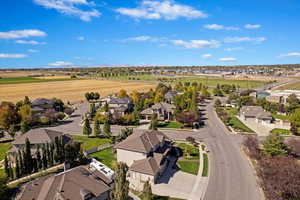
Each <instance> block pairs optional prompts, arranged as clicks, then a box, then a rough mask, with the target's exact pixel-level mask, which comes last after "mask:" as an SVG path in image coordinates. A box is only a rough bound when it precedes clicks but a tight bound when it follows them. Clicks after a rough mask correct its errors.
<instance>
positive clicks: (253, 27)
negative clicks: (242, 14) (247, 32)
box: [245, 24, 261, 29]
mask: <svg viewBox="0 0 300 200" xmlns="http://www.w3.org/2000/svg"><path fill="white" fill-rule="evenodd" d="M260 27H261V25H260V24H246V25H245V28H247V29H258V28H260Z"/></svg>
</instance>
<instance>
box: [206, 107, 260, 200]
mask: <svg viewBox="0 0 300 200" xmlns="http://www.w3.org/2000/svg"><path fill="white" fill-rule="evenodd" d="M206 110H207V113H206V117H207V118H208V120H207V125H208V127H207V130H208V131H206V133H204V134H203V135H202V136H203V138H202V139H203V140H204V141H205V142H206V144H207V145H208V148H209V150H210V153H209V159H210V166H209V170H210V172H209V173H210V177H209V183H208V187H207V191H206V194H205V197H204V199H205V200H259V199H262V197H261V193H260V189H259V187H258V184H257V182H256V178H255V176H254V171H253V169H252V168H251V166H250V164H249V162H248V160H247V159H246V157H245V156H244V155H243V154H242V152H241V151H240V147H241V142H242V139H243V137H242V136H240V135H233V134H232V133H231V132H229V131H228V130H227V129H226V128H225V126H224V125H223V123H222V122H221V121H220V119H219V118H218V117H217V115H216V113H215V112H214V107H213V103H210V104H208V105H207V107H206Z"/></svg>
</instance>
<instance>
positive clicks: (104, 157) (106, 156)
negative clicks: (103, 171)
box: [89, 148, 117, 169]
mask: <svg viewBox="0 0 300 200" xmlns="http://www.w3.org/2000/svg"><path fill="white" fill-rule="evenodd" d="M89 156H91V157H93V158H96V159H97V160H99V161H100V162H102V163H103V164H104V165H106V166H108V167H109V168H111V169H112V168H113V165H114V163H115V162H116V160H117V159H116V157H115V154H114V152H113V148H107V149H104V150H101V151H98V152H96V153H92V154H90V155H89Z"/></svg>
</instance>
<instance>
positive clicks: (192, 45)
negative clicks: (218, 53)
mask: <svg viewBox="0 0 300 200" xmlns="http://www.w3.org/2000/svg"><path fill="white" fill-rule="evenodd" d="M171 42H172V43H173V44H174V45H176V46H183V47H184V48H187V49H201V48H206V47H207V48H218V47H219V46H220V42H219V41H217V40H190V41H184V40H171Z"/></svg>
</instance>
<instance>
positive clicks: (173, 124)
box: [157, 121, 184, 129]
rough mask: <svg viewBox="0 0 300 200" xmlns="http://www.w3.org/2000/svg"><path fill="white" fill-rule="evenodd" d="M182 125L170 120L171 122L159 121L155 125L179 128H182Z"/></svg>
mask: <svg viewBox="0 0 300 200" xmlns="http://www.w3.org/2000/svg"><path fill="white" fill-rule="evenodd" d="M183 126H184V125H183V124H182V123H180V122H176V121H171V122H160V123H159V124H158V125H157V127H158V128H175V129H179V128H182V127H183Z"/></svg>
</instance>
